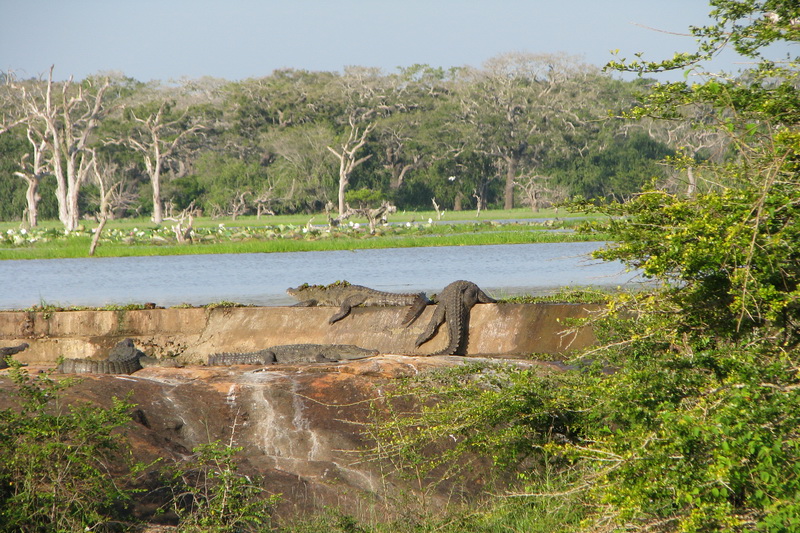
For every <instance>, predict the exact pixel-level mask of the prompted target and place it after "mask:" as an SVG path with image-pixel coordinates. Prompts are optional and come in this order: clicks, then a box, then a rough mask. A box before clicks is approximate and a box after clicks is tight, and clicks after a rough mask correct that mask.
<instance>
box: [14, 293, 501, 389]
mask: <svg viewBox="0 0 800 533" xmlns="http://www.w3.org/2000/svg"><path fill="white" fill-rule="evenodd" d="M286 292H287V293H288V294H289V295H291V296H292V297H294V298H297V299H298V300H300V301H299V303H297V304H296V305H297V306H306V307H310V306H334V307H337V306H338V307H339V309H338V310H337V311H336V312H335V313H334V314H333V315H332V316H331V317H330V319H329V320H328V323H330V324H334V323H336V322H338V321H340V320H342V319H343V318H345V317H347V316H348V315H349V314H350V312H351V311H352V309H353V307H357V306H368V307H369V306H409V310H408V312H407V313H406V314H405V316H404V317H403V321H402V323H401V325H403V326H405V327H408V326H410V325H411V324H412V323H413V322H414V321H415V320H416V319H417V318H419V316H420V315H421V314H422V312H423V311H424V310H425V308H426V306H428V305H430V304H434V303H435V305H436V309H435V310H434V312H433V316H432V317H431V320H430V322H429V323H428V325H427V326H426V327H425V329H424V330H423V331H422V333H421V334H420V335H419V337H417V339H416V341H415V347H417V348H419V347H420V346H422V345H423V344H425V343H426V342H428V341H429V340H431V339H432V338H433V337H434V336H435V335H436V333H437V332H438V330H439V328H440V326H441V325H442V324H444V323H445V322H447V326H448V334H449V341H448V344H447V346H446V347H445V348H444V349H442V350H440V351H438V352H436V353H433V354H430V355H454V354H460V355H463V354H464V353H465V351H466V347H467V334H468V330H469V315H470V310H471V309H472V307H473V306H474V305H475V304H477V303H494V302H496V300H494V299H493V298H490V297H489V296H488V295H487V294H486V293H485V292H483V291H482V290H481V289H480V288H479V287H478V286H477V285H475V284H474V283H472V282H470V281H464V280H459V281H454V282H453V283H451V284H449V285H447V286H446V287H445V288H444V289H443V290H442V292H440V293H439V294H438V296H437V298H436V302H433V301H431V300H430V299H429V298H428V297H427V296H426V295H425V293H422V292H419V293H392V292H383V291H378V290H375V289H370V288H368V287H364V286H361V285H352V284H350V283H348V282H346V281H344V282H336V283H333V284H330V285H308V284H305V285H301V286H299V287H297V288H290V289H288V290H287V291H286ZM25 348H27V344H23V345H20V346H19V347H11V348H3V349H0V356H2V357H0V360H2V362H3V363H4V364H5V357H6V356H9V355H13V354H14V353H17V352H19V351H21V350H24V349H25ZM3 350H5V351H3ZM377 354H378V352H377V351H376V350H368V349H365V348H360V347H358V346H354V345H350V344H286V345H281V346H272V347H269V348H266V349H264V350H259V351H255V352H245V353H216V354H212V355H210V356H209V358H208V364H209V365H212V366H222V365H267V364H274V363H300V362H308V363H314V362H336V361H341V360H352V359H362V358H365V357H370V356H373V355H377ZM167 364H172V365H173V366H175V363H174V362H172V361H168V360H166V361H165V360H160V359H156V358H154V357H148V356H147V355H145V354H144V353H143V352H141V351H140V350H138V349H137V348H136V347H135V346H134V343H133V341H132V340H131V339H125V340H123V341H121V342H120V343H118V344H117V345H116V346H114V348H113V349H112V350H111V352H110V353H109V355H108V358H107V359H106V360H102V361H100V360H96V359H66V360H63V361H62V362H61V363H60V364H59V365H58V371H59V372H63V373H96V374H132V373H133V372H136V371H137V370H140V369H142V368H145V367H148V366H155V365H160V366H166V365H167ZM0 368H3V367H2V366H0Z"/></svg>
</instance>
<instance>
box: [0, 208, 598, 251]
mask: <svg viewBox="0 0 800 533" xmlns="http://www.w3.org/2000/svg"><path fill="white" fill-rule="evenodd" d="M487 213H489V214H491V215H492V216H491V218H490V215H489V214H487ZM540 214H541V215H542V217H541V218H543V219H545V220H544V221H541V220H536V221H525V220H524V219H523V215H527V216H530V215H531V212H530V211H523V210H509V211H491V212H486V211H484V212H482V213H481V219H478V220H473V219H470V218H463V216H464V215H468V213H464V212H462V213H460V215H462V219H460V221H459V220H456V217H455V215H453V214H451V216H452V217H453V220H452V221H451V222H452V223H444V224H429V223H428V218H433V217H427V218H426V215H434V213H433V212H422V213H399V214H398V215H397V216H393V217H392V219H391V221H392V222H400V223H401V224H393V225H390V226H386V227H379V228H378V230H377V232H376V235H370V234H369V233H368V232H367V231H366V224H364V223H363V222H359V221H358V220H353V221H352V223H353V224H354V225H352V224H350V222H351V221H348V224H344V225H342V226H340V227H339V228H334V229H332V230H329V229H328V228H327V227H326V226H325V224H326V222H327V219H326V218H325V216H324V215H317V216H314V217H310V216H308V215H291V216H283V217H262V218H261V219H260V220H256V219H255V217H240V218H238V219H237V220H236V221H233V220H224V219H210V218H204V219H198V220H195V222H194V224H193V228H194V232H195V233H194V236H193V242H191V243H184V244H178V243H177V241H176V239H175V235H174V232H173V230H172V225H171V224H172V223H171V222H166V223H165V224H164V225H162V226H160V227H159V226H156V225H154V224H152V223H149V222H147V221H145V220H142V219H138V220H131V219H126V220H118V221H110V222H109V223H108V224H107V225H106V228H105V229H104V231H103V234H102V237H101V239H100V245H99V246H98V248H97V250H96V252H95V256H97V257H128V256H144V255H189V254H221V253H270V252H305V251H328V250H354V249H375V248H408V247H420V246H423V247H424V246H469V245H486V244H529V243H545V242H576V241H590V240H603V239H604V236H603V235H600V234H594V235H591V236H589V235H582V234H577V233H574V232H572V231H569V229H570V228H572V227H574V226H575V225H577V224H578V223H580V221H581V220H567V221H565V220H563V219H558V218H547V215H554V214H556V213H555V212H553V211H547V212H545V211H542V212H541V213H540ZM434 216H435V215H434ZM445 218H447V214H445ZM508 219H511V220H521V222H514V223H506V222H496V221H497V220H508ZM582 220H586V219H585V218H584V219H582ZM309 221H310V222H311V223H312V224H313V226H309V225H308V223H309ZM359 226H360V227H359ZM95 227H96V223H93V222H88V221H87V222H86V223H85V224H83V225H82V227H81V228H79V229H78V230H77V231H75V232H72V233H70V234H68V235H66V234H65V233H64V231H63V229H61V227H60V225H59V224H58V223H57V222H55V221H46V222H45V223H43V224H41V225H40V226H39V227H37V228H35V229H34V230H23V229H20V228H19V226H18V225H16V226H11V225H10V224H9V223H2V224H0V260H2V259H57V258H78V257H87V256H88V253H89V247H90V244H91V240H92V235H93V234H92V231H93V229H94V228H95ZM552 229H562V230H564V231H551V230H552Z"/></svg>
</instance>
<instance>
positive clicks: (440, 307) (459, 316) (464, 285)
mask: <svg viewBox="0 0 800 533" xmlns="http://www.w3.org/2000/svg"><path fill="white" fill-rule="evenodd" d="M437 300H438V303H437V304H436V309H435V310H434V312H433V316H432V317H431V321H430V323H429V324H428V326H427V327H426V328H425V330H424V331H423V332H422V333H421V334H420V336H419V337H417V341H416V343H415V346H416V347H417V348H419V347H420V346H421V345H423V344H425V343H426V342H428V341H429V340H431V338H433V336H434V335H436V332H437V331H438V330H439V326H441V325H442V324H443V323H444V322H445V320H446V321H447V329H448V332H449V334H450V340H449V342H448V344H447V347H446V348H444V349H443V350H440V351H438V352H436V353H433V354H430V355H453V354H459V355H464V353H465V352H466V349H467V335H468V333H469V313H470V310H471V309H472V306H474V305H475V304H476V303H482V304H488V303H495V302H496V301H497V300H494V299H493V298H490V297H489V296H487V295H486V293H485V292H483V291H482V290H481V289H480V288H479V287H478V286H477V285H475V284H474V283H472V282H471V281H463V280H459V281H454V282H453V283H451V284H450V285H448V286H447V287H445V288H444V289H442V292H441V293H440V294H439V296H438V297H437Z"/></svg>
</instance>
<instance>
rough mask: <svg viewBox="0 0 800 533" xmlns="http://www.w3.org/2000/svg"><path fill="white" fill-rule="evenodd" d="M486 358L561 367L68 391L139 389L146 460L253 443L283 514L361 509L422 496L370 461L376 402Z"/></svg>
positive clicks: (273, 373) (220, 373)
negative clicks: (482, 366) (405, 381)
mask: <svg viewBox="0 0 800 533" xmlns="http://www.w3.org/2000/svg"><path fill="white" fill-rule="evenodd" d="M477 360H483V361H486V362H493V363H494V364H513V365H521V366H527V367H529V366H533V367H539V368H541V370H542V371H543V372H547V371H557V370H558V369H559V366H558V365H556V364H548V363H537V362H533V361H522V360H512V361H503V362H502V363H500V362H498V361H492V360H489V359H478V358H464V357H459V356H437V357H424V358H422V357H408V356H401V355H384V356H376V357H371V358H368V359H363V360H357V361H348V362H342V363H331V364H320V363H316V364H301V365H291V366H290V365H276V366H269V367H265V368H259V367H253V366H234V367H203V366H191V367H185V368H163V367H156V368H145V369H143V370H140V371H138V372H136V373H134V374H132V375H129V376H128V375H125V376H119V375H84V376H81V380H80V381H79V383H77V384H76V385H74V386H73V387H72V388H70V389H68V400H89V401H91V402H95V403H97V404H100V405H110V400H111V398H112V397H114V396H116V397H119V398H124V397H126V395H127V394H130V395H131V396H130V400H129V401H131V402H132V403H134V404H136V407H135V409H134V413H133V415H134V416H133V420H134V421H133V422H131V424H130V428H129V429H128V431H126V434H127V437H128V439H129V442H130V444H131V448H132V450H133V454H134V456H135V458H136V459H138V460H141V461H145V462H150V461H152V460H154V459H156V458H158V457H163V458H165V459H168V460H169V459H172V460H179V459H181V458H182V457H186V456H187V455H188V454H190V453H191V449H192V448H193V447H195V446H197V445H199V444H204V443H208V442H212V441H215V440H221V441H222V442H225V443H228V442H231V441H232V442H233V444H234V445H236V446H241V447H242V448H243V451H242V453H241V457H240V459H242V461H243V462H242V464H243V471H244V472H249V473H256V474H259V475H261V476H262V477H263V479H264V481H265V483H266V487H267V488H268V490H269V491H271V492H272V493H276V494H282V503H281V505H280V507H279V512H280V514H282V515H295V514H298V513H300V514H302V513H307V512H310V511H314V510H320V509H322V508H323V507H325V506H338V507H340V508H342V509H344V510H345V512H350V513H353V514H356V515H358V514H359V513H362V512H364V511H365V509H366V507H365V506H373V507H372V510H373V511H374V509H375V507H374V506H378V507H380V506H381V505H383V504H384V503H386V502H389V501H394V500H395V499H396V498H399V497H400V495H401V493H402V494H406V495H408V494H413V493H414V487H413V486H411V485H409V484H407V482H405V481H403V480H401V479H400V478H398V477H396V476H392V475H387V472H388V471H389V470H390V468H389V465H387V464H383V465H379V464H377V463H374V462H370V461H366V460H365V457H364V455H363V453H362V452H363V451H364V450H366V449H367V448H369V447H370V446H371V444H372V443H371V442H370V441H369V439H368V437H366V436H365V435H366V434H365V432H364V431H363V430H364V428H365V425H366V424H369V423H370V422H371V421H372V410H371V405H372V403H371V402H372V401H374V400H377V399H379V398H380V397H381V394H382V392H383V391H385V390H386V388H387V387H391V386H392V383H393V382H395V380H397V379H398V378H403V377H407V376H411V375H416V374H420V373H423V372H427V371H430V370H433V369H440V368H446V367H451V366H454V365H461V364H464V363H465V362H467V361H472V362H474V361H477ZM41 368H43V367H29V368H28V371H29V372H31V373H34V372H37V371H38V370H40V369H41ZM6 372H7V371H2V372H0V408H2V407H6V405H5V404H6V402H7V401H8V399H9V397H10V395H9V394H8V392H9V390H10V388H12V387H13V384H11V382H10V380H9V379H8V378H7V377H6V376H5V375H4V374H5V373H6ZM56 376H57V375H56ZM475 479H476V480H478V481H475V482H474V483H477V484H473V485H472V486H471V488H472V489H473V490H480V488H481V484H480V483H481V481H480V480H481V479H483V477H482V474H481V472H476V478H475ZM453 490H454V487H452V486H444V485H442V486H441V487H440V489H439V491H438V492H434V493H433V494H432V495H429V497H431V499H429V500H427V503H426V505H431V506H435V505H437V503H444V502H445V501H447V500H448V499H449V498H452V497H453V494H452V491H453ZM461 490H465V489H464V488H463V487H462V489H461ZM141 514H146V512H145V511H144V510H142V511H141V512H140V515H141Z"/></svg>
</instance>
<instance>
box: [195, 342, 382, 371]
mask: <svg viewBox="0 0 800 533" xmlns="http://www.w3.org/2000/svg"><path fill="white" fill-rule="evenodd" d="M373 355H378V351H377V350H367V349H366V348H360V347H358V346H354V345H352V344H283V345H280V346H272V347H270V348H266V349H264V350H258V351H256V352H245V353H229V352H225V353H215V354H211V355H210V356H208V364H209V365H210V366H228V365H269V364H273V363H334V362H336V361H340V360H343V359H346V360H350V359H363V358H365V357H371V356H373Z"/></svg>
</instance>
